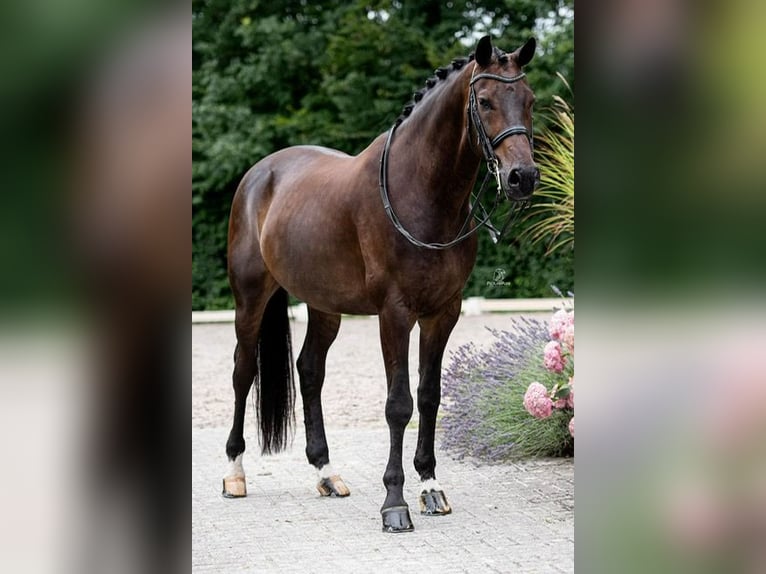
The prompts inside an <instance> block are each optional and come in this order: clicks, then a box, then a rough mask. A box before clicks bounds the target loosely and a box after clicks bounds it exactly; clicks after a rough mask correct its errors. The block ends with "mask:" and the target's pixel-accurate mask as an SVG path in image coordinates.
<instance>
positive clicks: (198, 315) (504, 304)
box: [192, 297, 561, 323]
mask: <svg viewBox="0 0 766 574" xmlns="http://www.w3.org/2000/svg"><path fill="white" fill-rule="evenodd" d="M556 307H561V299H558V298H553V299H485V298H484V297H469V298H468V299H466V300H465V301H463V315H482V314H483V313H549V312H553V309H554V308H556ZM290 317H291V318H292V319H294V320H295V321H298V322H300V323H305V322H306V321H308V310H307V309H306V304H305V303H301V304H300V305H295V306H293V307H290ZM233 322H234V310H233V309H228V310H225V311H192V323H233Z"/></svg>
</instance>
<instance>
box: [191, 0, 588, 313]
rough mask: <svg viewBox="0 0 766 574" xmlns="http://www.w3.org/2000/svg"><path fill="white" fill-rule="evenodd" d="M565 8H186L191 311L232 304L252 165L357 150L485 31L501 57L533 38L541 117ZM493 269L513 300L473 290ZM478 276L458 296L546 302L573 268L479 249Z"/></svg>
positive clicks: (376, 0) (567, 23)
mask: <svg viewBox="0 0 766 574" xmlns="http://www.w3.org/2000/svg"><path fill="white" fill-rule="evenodd" d="M572 6H573V0H507V1H502V0H494V1H487V2H474V1H467V0H464V1H455V2H450V3H443V2H439V1H436V0H418V1H413V2H409V1H408V2H390V1H389V2H387V1H383V0H369V1H363V0H352V1H351V2H341V1H339V0H324V1H322V2H294V1H288V0H271V1H269V2H263V1H261V0H193V2H192V22H193V34H194V36H193V46H192V58H193V80H192V82H193V86H192V94H193V96H192V97H193V108H192V110H193V115H192V137H193V148H192V149H193V152H192V153H193V155H192V158H193V171H192V206H193V207H192V209H193V219H192V226H193V232H192V238H193V245H192V257H193V277H192V280H193V284H192V306H193V308H194V309H202V308H210V309H212V308H219V307H228V306H231V304H232V303H231V298H230V295H229V294H228V288H227V287H226V229H227V225H228V221H227V218H228V210H229V206H230V204H231V199H232V197H233V194H234V191H235V190H236V187H237V184H238V182H239V180H240V178H241V177H242V176H243V175H244V173H245V172H246V171H247V169H249V167H250V166H251V165H253V164H254V163H256V162H257V161H258V160H260V159H262V158H263V157H265V156H266V155H268V154H269V153H272V152H274V151H276V150H278V149H281V148H283V147H287V146H290V145H296V144H304V143H312V144H317V145H324V146H328V147H332V148H336V149H340V150H343V151H346V152H348V153H357V152H359V151H360V150H361V149H363V148H364V147H365V146H367V145H368V144H369V142H370V141H371V140H372V139H373V138H374V137H375V136H376V135H378V134H379V133H381V132H383V131H384V130H386V129H387V128H388V127H389V126H390V124H391V123H392V122H393V121H394V119H395V118H396V117H397V116H398V114H399V112H400V110H401V108H402V106H403V104H405V103H406V102H407V101H408V100H409V99H410V97H411V94H412V92H413V91H414V90H416V89H418V88H419V87H421V86H422V85H423V82H424V81H425V79H426V78H427V77H429V76H430V75H431V74H432V72H433V69H434V68H435V67H437V66H441V65H444V64H446V63H448V62H449V61H450V60H451V59H452V58H454V57H455V56H464V55H466V54H468V53H469V52H470V51H471V50H472V49H473V44H474V42H475V39H476V38H477V37H478V35H480V34H482V33H486V32H489V33H492V34H493V36H494V38H495V42H496V43H497V45H499V46H501V47H504V48H507V49H511V48H512V47H516V46H518V45H520V44H521V43H523V41H524V40H526V38H527V37H529V36H530V35H532V34H533V33H535V34H536V35H537V36H538V39H539V45H540V48H539V50H538V54H537V56H536V58H535V60H534V65H531V66H530V67H529V70H528V73H529V79H530V82H531V83H532V85H533V86H534V88H535V92H536V95H537V101H538V105H540V104H542V106H545V105H547V104H549V103H550V101H551V100H550V98H551V97H552V95H553V94H556V93H558V91H559V90H560V83H559V82H557V81H556V78H555V73H556V72H561V73H562V74H563V75H564V76H565V77H567V78H569V79H570V81H571V78H572V77H573V55H572V47H573V33H572V28H573V26H572V23H573V22H572V18H571V17H567V16H566V10H565V11H564V14H565V15H564V16H555V17H550V16H551V14H554V15H555V14H559V13H560V12H561V9H562V7H563V8H565V9H566V8H568V9H569V10H570V12H571V8H572ZM541 18H546V20H545V25H544V26H542V28H540V26H539V23H540V22H541V21H542V20H541ZM485 22H488V24H487V23H485ZM536 22H537V23H538V29H535V25H536ZM541 125H544V121H539V120H538V126H536V127H537V128H539V127H540V126H541ZM487 239H488V238H487ZM495 266H501V267H506V268H507V270H508V277H507V278H506V280H510V281H514V282H515V283H514V289H513V290H512V292H509V291H508V290H505V289H503V288H500V291H498V292H495V291H490V292H487V291H486V289H485V288H484V287H482V285H483V284H485V283H486V279H482V278H483V277H485V276H486V274H487V272H488V269H490V268H491V269H492V271H491V273H494V269H495ZM555 266H558V268H554V267H555ZM476 273H477V275H476V277H473V278H472V279H471V285H472V286H473V287H470V288H469V291H468V292H471V289H472V290H473V291H475V292H476V294H481V295H485V296H495V295H498V296H504V297H507V296H535V295H538V296H539V295H548V294H549V293H548V287H547V286H548V285H549V284H550V283H552V282H555V283H556V284H558V285H561V286H565V285H567V280H569V281H571V277H572V270H571V257H570V258H568V259H567V258H558V259H557V258H548V257H546V256H545V255H544V254H543V253H542V252H538V251H535V250H534V249H528V248H527V247H526V246H522V245H517V244H515V243H514V244H511V245H509V246H506V247H504V248H500V249H499V250H498V249H497V248H496V247H495V246H494V245H492V243H491V242H490V241H484V240H482V244H481V248H480V252H479V262H478V265H477V272H476ZM491 273H490V275H491Z"/></svg>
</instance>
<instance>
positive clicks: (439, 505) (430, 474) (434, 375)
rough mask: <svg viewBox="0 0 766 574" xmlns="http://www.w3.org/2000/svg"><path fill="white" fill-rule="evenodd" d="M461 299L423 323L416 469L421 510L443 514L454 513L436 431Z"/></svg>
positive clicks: (427, 318) (422, 320) (430, 514)
mask: <svg viewBox="0 0 766 574" xmlns="http://www.w3.org/2000/svg"><path fill="white" fill-rule="evenodd" d="M460 306H461V300H460V298H459V297H456V298H455V299H453V300H452V301H451V302H450V303H449V304H448V305H447V306H446V307H445V308H444V309H443V310H442V311H440V313H439V314H438V315H434V316H430V317H421V318H420V319H419V320H418V324H419V325H420V369H419V371H420V383H419V384H418V411H419V412H420V424H419V425H418V446H417V450H416V451H415V470H417V471H418V474H419V475H420V480H421V493H420V513H421V514H426V515H429V516H439V515H444V514H449V513H450V512H452V508H450V505H449V503H448V502H447V497H446V496H445V495H444V491H443V490H442V488H441V486H440V485H439V483H438V482H437V481H436V470H435V469H436V456H435V455H434V434H435V432H436V414H437V412H438V411H439V403H440V402H441V370H442V357H443V355H444V347H445V346H446V345H447V340H448V339H449V336H450V333H452V329H453V328H454V326H455V324H456V323H457V320H458V318H459V317H460Z"/></svg>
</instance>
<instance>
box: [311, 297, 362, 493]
mask: <svg viewBox="0 0 766 574" xmlns="http://www.w3.org/2000/svg"><path fill="white" fill-rule="evenodd" d="M339 327H340V315H334V314H329V313H323V312H321V311H318V310H316V309H313V308H309V324H308V328H307V330H306V340H305V342H304V343H303V349H301V353H300V355H299V356H298V375H299V377H300V383H301V395H302V396H303V418H304V421H305V425H306V457H307V458H308V461H309V464H311V465H313V466H314V467H315V468H316V469H317V472H318V473H319V484H317V490H319V493H320V494H321V495H322V496H348V495H349V494H350V493H349V490H348V488H347V487H346V485H345V484H344V482H343V480H342V479H341V478H340V476H339V475H338V474H337V473H336V472H335V471H334V470H333V468H332V466H331V465H330V454H329V450H328V448H327V437H326V436H325V432H324V419H323V415H322V385H323V384H324V376H325V362H326V359H327V351H328V350H329V349H330V345H332V343H333V341H334V340H335V337H336V336H337V334H338V328H339Z"/></svg>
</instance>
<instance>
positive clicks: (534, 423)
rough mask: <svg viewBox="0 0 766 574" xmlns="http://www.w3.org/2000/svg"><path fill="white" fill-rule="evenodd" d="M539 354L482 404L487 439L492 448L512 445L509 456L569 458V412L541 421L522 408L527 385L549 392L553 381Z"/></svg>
mask: <svg viewBox="0 0 766 574" xmlns="http://www.w3.org/2000/svg"><path fill="white" fill-rule="evenodd" d="M541 356H542V353H539V354H538V355H535V356H533V357H532V358H531V359H530V360H529V362H528V364H527V365H526V367H525V368H524V369H522V370H521V371H520V372H519V373H518V374H517V376H516V379H515V380H514V381H511V382H509V383H508V384H506V385H503V386H501V387H499V388H498V389H497V391H496V392H495V393H494V394H493V395H492V396H491V397H487V398H486V399H485V401H484V408H485V409H486V413H487V414H486V418H485V419H484V420H483V422H482V424H483V425H484V426H486V432H487V434H488V436H492V437H493V440H495V441H497V444H496V446H499V445H502V444H504V443H505V442H507V441H508V440H512V441H513V456H518V457H530V456H534V457H539V456H572V454H573V452H574V439H573V438H572V435H571V434H569V421H570V419H571V418H572V412H571V411H570V410H568V409H565V410H558V409H554V411H553V413H552V414H551V416H549V417H548V418H545V419H542V420H540V419H536V418H533V417H532V416H531V415H530V414H529V413H528V412H527V411H526V409H525V408H524V393H525V391H526V389H527V387H528V386H529V385H530V383H533V382H535V381H537V382H539V383H542V384H543V385H544V386H545V387H546V388H551V387H552V386H553V385H554V384H555V383H556V379H555V377H553V376H552V375H551V373H549V372H548V371H546V370H545V368H544V367H542V365H541V362H542V361H541V359H540V357H541Z"/></svg>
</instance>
